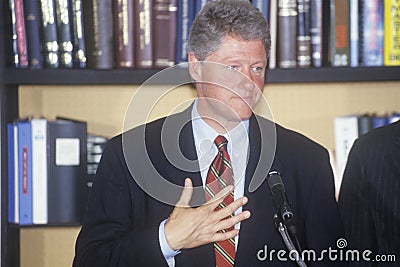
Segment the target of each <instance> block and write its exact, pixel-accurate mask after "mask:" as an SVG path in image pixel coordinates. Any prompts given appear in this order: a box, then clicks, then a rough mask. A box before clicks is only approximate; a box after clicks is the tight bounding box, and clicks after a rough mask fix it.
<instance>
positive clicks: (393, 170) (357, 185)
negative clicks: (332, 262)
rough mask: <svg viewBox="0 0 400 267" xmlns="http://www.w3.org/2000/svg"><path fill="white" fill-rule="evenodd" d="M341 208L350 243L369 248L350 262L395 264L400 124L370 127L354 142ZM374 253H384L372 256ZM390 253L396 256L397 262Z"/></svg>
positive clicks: (399, 237) (399, 233)
mask: <svg viewBox="0 0 400 267" xmlns="http://www.w3.org/2000/svg"><path fill="white" fill-rule="evenodd" d="M339 209H340V213H341V216H342V218H343V222H344V225H345V230H346V238H347V239H348V247H349V248H350V249H358V250H359V251H364V250H370V251H371V252H372V254H370V255H368V257H367V258H368V259H366V260H364V259H361V261H360V262H356V261H354V262H352V265H353V266H398V264H399V263H398V261H399V260H400V122H396V123H393V124H389V125H388V126H385V127H381V128H377V129H374V130H372V131H370V132H368V133H367V134H365V135H362V136H361V137H359V138H358V139H357V140H356V141H355V143H354V145H353V147H352V148H351V151H350V154H349V158H348V162H347V165H346V169H345V172H344V174H343V181H342V185H341V189H340V194H339ZM376 255H383V257H382V256H378V258H376V259H375V256H376ZM389 255H395V257H396V260H397V263H396V262H393V259H394V258H389V257H390V256H389ZM385 259H386V261H385ZM379 260H380V261H379Z"/></svg>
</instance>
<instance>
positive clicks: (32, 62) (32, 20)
mask: <svg viewBox="0 0 400 267" xmlns="http://www.w3.org/2000/svg"><path fill="white" fill-rule="evenodd" d="M24 8H25V24H26V34H27V41H28V42H27V43H28V58H29V67H30V68H32V69H41V68H43V58H42V54H41V49H40V10H39V1H38V0H24Z"/></svg>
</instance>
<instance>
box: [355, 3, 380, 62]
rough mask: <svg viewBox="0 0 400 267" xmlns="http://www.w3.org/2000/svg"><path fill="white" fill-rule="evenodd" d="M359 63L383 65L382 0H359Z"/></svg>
mask: <svg viewBox="0 0 400 267" xmlns="http://www.w3.org/2000/svg"><path fill="white" fill-rule="evenodd" d="M360 8H361V25H362V26H361V33H362V34H361V36H362V41H361V43H362V48H361V63H362V65H363V66H366V67H369V66H383V31H384V29H383V0H361V1H360Z"/></svg>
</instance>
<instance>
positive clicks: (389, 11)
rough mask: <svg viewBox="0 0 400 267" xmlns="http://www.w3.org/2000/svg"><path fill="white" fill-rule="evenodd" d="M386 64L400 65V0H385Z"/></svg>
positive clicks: (384, 50)
mask: <svg viewBox="0 0 400 267" xmlns="http://www.w3.org/2000/svg"><path fill="white" fill-rule="evenodd" d="M383 7H384V15H383V16H384V49H383V52H384V65H385V66H400V1H397V0H384V3H383Z"/></svg>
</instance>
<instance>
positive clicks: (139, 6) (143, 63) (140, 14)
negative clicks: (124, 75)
mask: <svg viewBox="0 0 400 267" xmlns="http://www.w3.org/2000/svg"><path fill="white" fill-rule="evenodd" d="M135 10H136V12H135V44H136V48H135V65H136V67H137V68H152V67H153V36H152V35H153V25H152V24H153V23H152V13H153V12H152V1H151V0H135Z"/></svg>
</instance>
